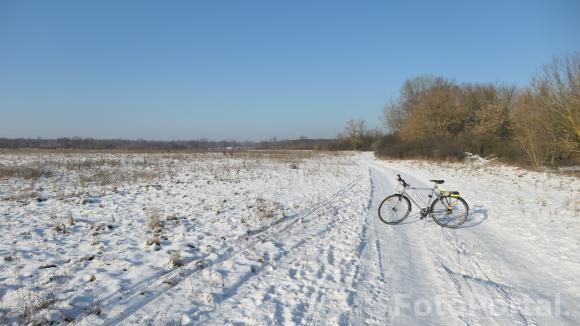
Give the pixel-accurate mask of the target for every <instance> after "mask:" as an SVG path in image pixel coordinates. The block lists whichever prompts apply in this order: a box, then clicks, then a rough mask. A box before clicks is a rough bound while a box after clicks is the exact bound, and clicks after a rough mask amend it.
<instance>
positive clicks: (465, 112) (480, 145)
mask: <svg viewBox="0 0 580 326" xmlns="http://www.w3.org/2000/svg"><path fill="white" fill-rule="evenodd" d="M384 119H385V124H386V127H387V130H389V132H387V133H384V134H383V133H380V132H377V131H376V130H366V128H364V121H349V123H348V124H347V127H346V129H345V137H346V138H349V139H352V141H353V142H352V145H353V147H355V148H360V149H371V148H372V149H373V150H374V151H375V153H376V154H377V155H379V156H384V157H391V158H434V159H462V158H463V157H464V156H465V153H466V152H471V153H475V154H478V155H480V156H482V157H495V158H497V159H500V160H502V161H504V162H509V163H515V164H519V165H528V166H531V167H533V168H536V169H539V168H542V167H544V166H552V167H555V166H562V165H577V164H580V155H579V153H580V55H579V54H578V53H577V52H574V53H571V54H569V55H567V56H565V57H561V58H555V59H553V61H552V62H551V63H549V64H547V65H545V66H544V67H543V69H542V71H541V73H539V74H538V75H536V76H535V77H533V78H532V79H531V81H530V83H529V84H528V85H527V86H525V87H523V88H517V87H515V86H510V85H505V84H477V83H476V84H458V83H456V82H454V81H452V80H449V79H446V78H443V77H437V76H419V77H415V78H411V79H408V80H407V81H405V83H404V84H403V86H402V87H401V89H400V94H399V97H398V98H397V99H395V100H393V101H392V102H390V103H388V104H387V105H386V106H385V109H384Z"/></svg>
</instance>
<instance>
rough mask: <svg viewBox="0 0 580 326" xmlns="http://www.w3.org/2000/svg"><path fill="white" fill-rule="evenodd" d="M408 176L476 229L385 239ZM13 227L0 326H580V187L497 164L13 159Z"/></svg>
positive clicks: (8, 217)
mask: <svg viewBox="0 0 580 326" xmlns="http://www.w3.org/2000/svg"><path fill="white" fill-rule="evenodd" d="M397 173H400V174H401V175H402V176H403V177H404V178H406V179H407V181H409V183H411V185H413V186H425V185H427V184H428V180H429V179H432V178H442V179H446V183H445V185H444V187H445V188H447V189H449V190H459V191H460V192H461V193H462V195H463V196H464V198H466V200H467V201H468V203H469V204H470V205H471V214H470V219H469V220H468V222H467V223H466V224H465V225H464V226H463V227H462V228H459V229H456V230H452V229H443V228H441V227H439V226H438V225H436V224H435V223H434V222H432V221H431V220H429V219H424V220H418V218H417V215H416V214H414V215H412V216H411V217H410V218H409V219H407V220H406V221H405V223H404V224H402V225H398V226H388V225H385V224H382V223H381V222H380V220H379V219H378V217H377V215H376V209H377V207H378V204H379V203H380V201H381V200H382V199H383V198H384V197H385V196H386V195H388V194H390V193H392V192H393V191H394V189H395V187H396V185H397V184H396V180H395V175H396V174H397ZM413 212H415V213H416V212H418V209H417V208H413ZM0 218H1V220H0V232H1V234H2V238H1V240H0V259H1V261H0V300H1V303H0V324H12V323H14V324H26V323H29V322H32V323H45V324H50V323H52V324H59V323H75V324H81V325H99V324H105V325H114V324H123V325H144V324H151V325H167V324H173V325H183V324H187V325H195V324H215V325H223V324H228V325H230V324H231V325H273V324H276V325H337V324H338V325H363V324H376V325H385V324H393V325H402V324H452V325H454V324H460V325H465V324H467V325H492V324H499V325H505V324H521V325H534V324H542V325H545V324H549V325H558V324H561V325H574V324H578V323H580V282H578V280H579V279H580V250H579V249H580V181H578V179H575V178H573V177H569V176H563V175H556V174H548V173H537V172H529V171H525V170H520V169H517V168H513V167H507V166H503V165H499V164H496V163H493V162H487V161H484V160H474V161H472V162H468V163H463V164H435V163H425V162H420V161H379V160H376V159H374V158H373V156H372V154H369V153H363V154H354V153H322V152H251V151H250V152H234V153H225V154H224V153H193V154H122V153H117V154H112V153H111V154H102V153H92V154H91V153H83V154H80V153H68V154H47V153H44V154H40V153H39V154H31V153H28V154H2V155H0Z"/></svg>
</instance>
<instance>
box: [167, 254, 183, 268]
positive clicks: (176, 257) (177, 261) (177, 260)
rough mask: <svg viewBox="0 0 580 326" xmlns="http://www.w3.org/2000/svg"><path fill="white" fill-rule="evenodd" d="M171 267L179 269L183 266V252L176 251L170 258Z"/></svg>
mask: <svg viewBox="0 0 580 326" xmlns="http://www.w3.org/2000/svg"><path fill="white" fill-rule="evenodd" d="M169 265H170V266H171V267H173V268H178V267H181V266H183V259H182V258H181V252H180V251H179V250H177V251H174V252H173V253H172V254H171V255H170V256H169Z"/></svg>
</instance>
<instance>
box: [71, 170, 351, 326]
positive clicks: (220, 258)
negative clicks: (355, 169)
mask: <svg viewBox="0 0 580 326" xmlns="http://www.w3.org/2000/svg"><path fill="white" fill-rule="evenodd" d="M361 179H362V177H358V178H356V179H355V180H353V181H352V182H350V183H349V184H348V186H346V187H345V188H343V189H341V190H339V191H337V192H335V193H334V194H332V195H331V196H329V197H328V198H327V199H325V200H322V201H320V202H318V203H317V204H315V205H313V206H311V207H309V208H306V209H304V210H302V211H301V212H300V213H298V214H295V215H293V216H287V217H284V218H281V219H279V220H276V221H274V222H272V223H270V224H269V225H267V226H265V227H261V228H258V229H254V230H249V231H248V233H247V235H244V236H241V237H239V238H238V239H236V240H235V241H234V244H232V245H230V246H228V247H225V248H222V249H219V250H216V251H213V252H210V253H208V254H206V255H205V256H203V257H201V258H199V259H196V260H193V261H190V262H187V263H186V264H185V266H184V267H181V268H178V269H174V270H168V271H161V272H158V273H155V274H154V275H153V276H150V277H148V278H146V279H144V280H142V281H140V282H138V283H137V284H136V285H134V286H132V287H130V288H128V289H126V290H125V291H123V292H122V294H121V295H119V293H118V292H117V293H112V294H110V295H108V296H107V297H105V298H104V299H103V300H102V301H101V305H102V310H103V311H105V312H106V311H111V310H112V307H114V306H119V305H121V306H123V307H125V308H123V310H122V311H120V312H118V313H116V314H114V315H113V316H109V317H107V319H106V321H105V325H116V324H119V323H120V322H122V321H123V320H125V319H126V318H128V317H129V316H131V315H132V314H134V313H135V312H137V311H138V310H140V309H142V308H143V307H144V306H146V305H147V304H149V303H151V302H152V301H154V300H155V299H157V298H158V297H160V296H161V295H163V294H164V293H166V292H167V291H169V290H170V289H171V288H173V287H175V286H176V285H178V284H179V283H181V282H183V280H185V279H186V278H188V277H190V276H191V275H193V274H195V273H198V272H200V271H202V270H204V269H206V268H210V267H211V266H213V265H216V264H219V263H222V262H225V261H227V260H229V259H231V258H232V257H234V256H236V255H237V254H239V253H241V252H244V251H246V250H248V249H249V248H252V247H253V246H254V245H255V244H257V243H258V242H259V241H261V240H262V239H263V238H264V237H267V238H273V237H276V236H279V235H280V234H282V233H284V232H286V231H288V230H289V229H291V228H292V227H293V226H294V225H295V224H296V223H297V222H299V221H302V222H304V223H306V222H309V221H310V220H311V219H308V217H310V216H311V215H313V214H314V213H316V212H317V211H319V210H320V209H322V208H324V207H327V206H328V205H330V204H332V203H333V202H334V201H336V200H338V199H339V198H342V197H344V196H345V195H346V194H347V193H348V192H349V191H351V190H352V189H353V187H354V186H355V185H356V184H357V183H359V182H360V181H361ZM200 262H203V267H202V266H200V265H199V263H200ZM161 278H162V279H161ZM168 280H169V283H170V284H167V283H168ZM141 293H147V294H148V295H145V296H144V295H142V294H141ZM82 322H83V321H81V322H80V323H81V324H82Z"/></svg>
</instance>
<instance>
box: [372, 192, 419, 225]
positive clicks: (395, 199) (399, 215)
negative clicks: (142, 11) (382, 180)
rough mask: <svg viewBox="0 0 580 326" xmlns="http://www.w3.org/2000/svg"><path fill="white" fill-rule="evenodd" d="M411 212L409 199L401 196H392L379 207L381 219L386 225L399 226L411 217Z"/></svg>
mask: <svg viewBox="0 0 580 326" xmlns="http://www.w3.org/2000/svg"><path fill="white" fill-rule="evenodd" d="M410 211H411V202H410V201H409V198H407V197H406V196H404V195H400V194H395V195H390V196H389V197H387V198H385V199H384V200H383V201H382V202H381V204H380V205H379V218H380V219H381V221H383V223H386V224H399V223H401V222H403V221H404V220H405V219H406V218H407V216H409V212H410Z"/></svg>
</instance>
